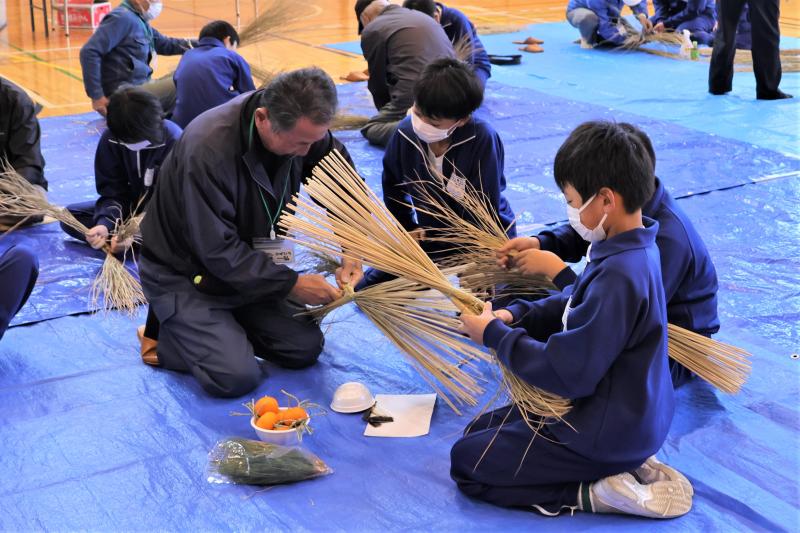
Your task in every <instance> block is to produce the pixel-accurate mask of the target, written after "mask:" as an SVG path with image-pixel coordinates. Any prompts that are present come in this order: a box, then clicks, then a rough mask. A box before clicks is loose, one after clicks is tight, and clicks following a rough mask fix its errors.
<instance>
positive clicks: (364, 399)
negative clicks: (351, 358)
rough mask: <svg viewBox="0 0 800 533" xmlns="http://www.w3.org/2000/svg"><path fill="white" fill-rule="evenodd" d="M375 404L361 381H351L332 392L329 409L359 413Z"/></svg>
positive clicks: (338, 411)
mask: <svg viewBox="0 0 800 533" xmlns="http://www.w3.org/2000/svg"><path fill="white" fill-rule="evenodd" d="M374 404H375V398H373V397H372V393H371V392H369V389H368V388H367V387H365V386H364V384H362V383H357V382H355V381H351V382H349V383H345V384H344V385H340V386H339V388H338V389H336V392H335V393H334V394H333V401H332V402H331V409H333V410H334V411H336V412H337V413H360V412H361V411H366V410H367V409H369V408H370V407H372V406H373V405H374Z"/></svg>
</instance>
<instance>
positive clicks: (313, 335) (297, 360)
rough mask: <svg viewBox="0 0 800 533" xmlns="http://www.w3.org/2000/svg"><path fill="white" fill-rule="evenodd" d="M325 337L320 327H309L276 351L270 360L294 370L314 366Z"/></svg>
mask: <svg viewBox="0 0 800 533" xmlns="http://www.w3.org/2000/svg"><path fill="white" fill-rule="evenodd" d="M324 345H325V338H324V336H323V335H322V330H320V329H319V328H318V327H309V328H307V329H306V330H304V331H303V333H302V335H300V334H298V335H296V336H295V337H294V339H292V340H291V341H290V342H288V343H287V344H286V346H283V347H282V349H281V350H279V351H278V352H277V353H274V354H273V355H272V356H271V357H270V360H271V361H272V362H273V363H275V364H277V365H279V366H282V367H284V368H290V369H293V370H297V369H301V368H307V367H309V366H312V365H313V364H315V363H316V362H317V360H318V359H319V356H320V354H321V353H322V348H323V346H324Z"/></svg>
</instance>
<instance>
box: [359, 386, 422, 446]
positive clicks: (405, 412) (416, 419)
mask: <svg viewBox="0 0 800 533" xmlns="http://www.w3.org/2000/svg"><path fill="white" fill-rule="evenodd" d="M375 401H376V402H377V404H378V410H379V411H380V412H381V414H387V415H388V416H391V417H393V418H394V422H388V423H384V424H381V425H380V426H378V427H372V426H371V425H369V424H367V429H365V430H364V435H366V436H367V437H421V436H422V435H427V434H428V431H430V428H431V417H432V416H433V406H434V405H436V394H377V395H376V396H375Z"/></svg>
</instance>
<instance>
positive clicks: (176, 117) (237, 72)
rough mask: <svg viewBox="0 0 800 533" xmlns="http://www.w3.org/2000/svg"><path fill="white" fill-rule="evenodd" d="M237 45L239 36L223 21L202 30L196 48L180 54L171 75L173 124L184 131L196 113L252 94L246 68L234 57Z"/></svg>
mask: <svg viewBox="0 0 800 533" xmlns="http://www.w3.org/2000/svg"><path fill="white" fill-rule="evenodd" d="M238 45H239V34H238V33H237V32H236V30H235V29H234V28H233V26H231V25H230V24H229V23H227V22H225V21H224V20H215V21H213V22H209V23H208V24H206V25H205V26H203V29H202V30H200V39H199V40H198V41H197V46H195V47H194V48H193V49H192V50H189V51H188V52H186V53H185V54H183V57H181V61H180V63H178V68H177V69H176V70H175V74H174V75H173V80H174V81H175V91H176V93H177V99H176V101H175V111H174V112H173V113H172V121H173V122H175V124H177V125H178V126H180V127H181V128H185V127H186V126H187V125H188V124H189V123H190V122H191V121H192V120H194V118H195V117H196V116H197V115H199V114H200V113H203V112H204V111H208V110H209V109H211V108H212V107H217V106H218V105H222V104H224V103H225V102H227V101H228V100H232V99H233V98H235V97H237V96H239V95H240V94H243V93H246V92H248V91H255V89H256V87H255V85H254V84H253V77H252V75H251V74H250V65H248V64H247V61H245V59H244V58H243V57H242V56H240V55H239V54H237V53H236V47H237V46H238Z"/></svg>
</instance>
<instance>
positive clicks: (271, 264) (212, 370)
mask: <svg viewBox="0 0 800 533" xmlns="http://www.w3.org/2000/svg"><path fill="white" fill-rule="evenodd" d="M336 106H337V96H336V86H335V85H334V84H333V80H331V79H330V77H329V76H328V75H327V74H325V73H324V72H323V71H322V70H320V69H318V68H308V69H301V70H296V71H292V72H287V73H284V74H281V75H280V76H278V77H277V78H276V79H275V80H273V81H272V82H271V83H270V84H269V85H268V86H267V87H266V88H265V89H263V90H260V91H255V92H252V93H247V94H244V95H242V96H239V97H237V98H235V99H233V100H231V101H230V102H228V103H227V104H223V105H221V106H219V107H216V108H214V109H212V110H210V111H208V112H207V113H204V114H203V115H202V116H200V117H197V119H195V120H194V121H192V123H191V124H189V126H188V127H187V128H186V130H185V131H184V134H183V136H182V137H181V139H180V140H179V141H178V142H177V143H176V144H175V146H174V147H173V149H172V151H171V152H170V154H169V155H168V156H167V159H166V160H165V161H164V164H163V165H162V167H161V173H160V176H159V180H158V182H157V184H156V191H155V194H154V195H153V199H152V200H151V201H150V204H149V206H148V208H147V216H146V217H145V218H144V221H143V223H142V238H143V250H142V254H141V255H142V257H141V260H140V265H139V266H140V274H141V277H142V287H143V289H144V292H145V294H146V295H147V299H148V301H149V302H150V308H151V309H152V310H153V311H154V312H155V315H156V316H157V317H158V321H159V322H160V332H159V339H158V347H157V359H158V364H159V365H160V366H162V367H163V368H166V369H170V370H176V371H183V372H190V373H191V374H192V375H193V376H194V377H195V378H196V379H197V381H198V382H199V383H200V385H201V386H202V387H203V388H204V389H205V390H206V391H207V392H208V393H209V394H212V395H214V396H228V397H233V396H241V395H243V394H246V393H247V392H249V391H251V390H252V389H253V388H255V387H256V386H257V385H258V384H259V383H260V381H261V370H260V367H259V364H258V362H257V361H256V359H255V357H254V356H255V355H258V356H259V357H261V358H263V359H266V360H269V361H272V362H274V363H276V364H279V365H281V366H284V367H288V368H303V367H306V366H309V365H312V364H314V363H315V362H316V360H317V357H319V354H320V352H321V351H322V344H323V336H322V331H321V330H320V328H319V325H318V324H317V323H316V322H315V321H314V320H312V319H311V318H310V317H308V316H298V312H300V311H301V310H302V309H304V308H305V307H304V306H305V304H311V305H321V304H325V303H328V302H331V301H333V300H335V299H336V298H338V297H340V296H341V294H342V292H341V290H340V289H337V288H336V287H334V286H332V285H330V284H328V283H327V282H326V281H325V278H324V277H323V276H321V275H319V274H300V273H298V272H297V271H295V270H294V269H293V268H292V265H291V260H292V252H293V249H292V246H291V244H290V243H288V242H287V241H285V240H284V239H283V238H282V234H281V231H280V230H279V227H278V222H279V219H280V215H281V213H282V211H283V208H284V207H285V206H286V204H287V203H289V202H290V201H291V198H292V196H293V195H295V194H297V193H298V191H299V190H300V186H301V184H302V182H303V181H304V180H305V179H306V178H307V177H309V176H310V174H311V171H312V169H313V168H314V167H315V166H316V165H317V164H318V163H319V161H320V160H321V159H322V158H323V157H324V156H325V155H327V154H328V153H329V152H331V151H332V150H334V149H337V150H339V151H340V152H342V153H343V154H347V151H346V150H345V148H344V146H343V145H342V144H341V143H340V142H339V141H337V140H336V139H335V138H334V137H333V135H332V134H331V133H330V131H329V130H328V127H329V125H330V122H331V120H332V119H333V117H334V115H335V113H336ZM360 278H361V265H360V264H358V263H357V262H353V261H349V260H345V261H343V265H342V268H341V269H340V271H339V272H337V281H338V282H339V283H340V285H344V284H345V283H353V284H355V283H357V282H358V281H359V279H360Z"/></svg>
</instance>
